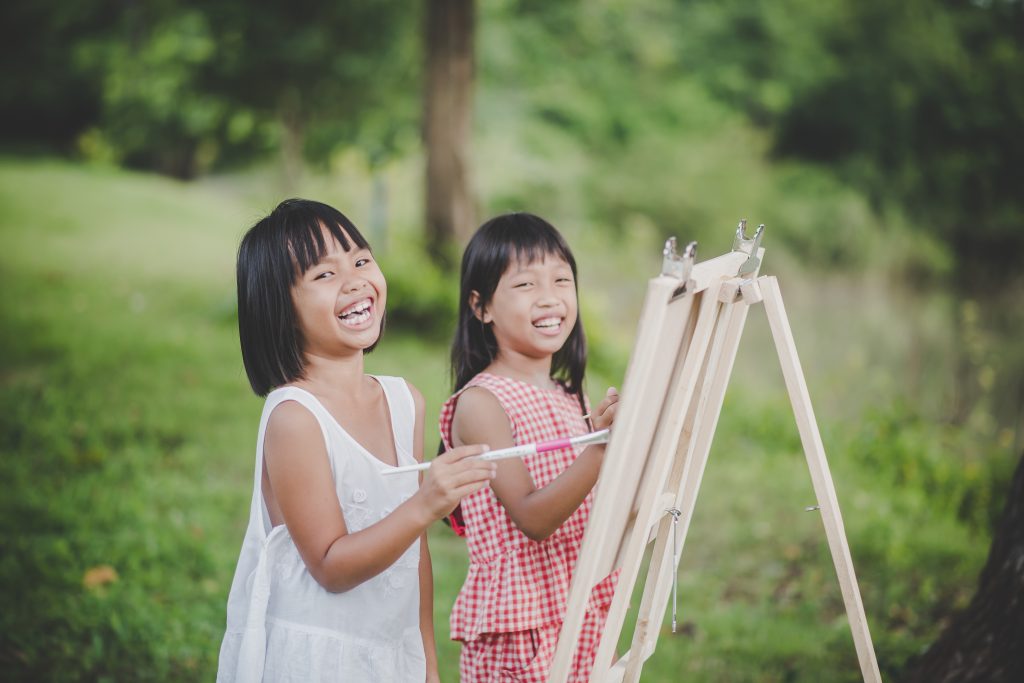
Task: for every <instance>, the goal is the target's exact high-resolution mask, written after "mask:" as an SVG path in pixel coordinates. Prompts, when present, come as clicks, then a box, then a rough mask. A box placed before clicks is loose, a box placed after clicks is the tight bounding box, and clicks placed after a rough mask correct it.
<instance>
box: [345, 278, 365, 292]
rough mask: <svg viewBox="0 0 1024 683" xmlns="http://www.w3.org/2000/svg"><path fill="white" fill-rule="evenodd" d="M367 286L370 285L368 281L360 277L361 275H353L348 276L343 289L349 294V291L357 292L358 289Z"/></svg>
mask: <svg viewBox="0 0 1024 683" xmlns="http://www.w3.org/2000/svg"><path fill="white" fill-rule="evenodd" d="M369 286H370V283H368V282H367V281H366V280H365V279H364V278H362V277H353V278H350V279H349V280H348V281H346V282H345V286H344V287H343V289H344V291H345V293H346V294H349V293H352V292H358V291H359V290H360V289H363V288H364V287H369Z"/></svg>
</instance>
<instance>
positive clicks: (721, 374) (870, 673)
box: [548, 222, 881, 683]
mask: <svg viewBox="0 0 1024 683" xmlns="http://www.w3.org/2000/svg"><path fill="white" fill-rule="evenodd" d="M763 227H764V226H761V228H759V229H758V231H757V234H756V235H755V236H754V238H752V239H748V238H747V236H746V234H745V224H744V223H743V222H741V224H740V227H739V229H738V230H737V234H736V240H735V242H734V245H733V251H731V252H730V253H728V254H725V255H723V256H719V257H717V258H714V259H711V260H708V261H704V262H701V263H695V249H696V243H691V244H690V245H689V246H688V247H687V249H686V251H685V252H684V254H683V255H682V256H680V255H678V254H676V253H675V240H674V239H672V240H669V243H668V244H666V248H665V260H664V263H663V268H662V274H660V275H659V276H658V277H655V278H653V279H652V280H650V281H649V283H648V286H647V293H646V295H645V297H644V304H643V308H642V311H641V314H640V322H639V325H638V330H637V337H636V341H635V343H634V347H633V352H632V354H631V356H630V361H629V367H628V368H627V370H626V378H625V381H624V382H623V387H622V404H621V406H620V407H619V414H618V416H617V418H616V421H615V427H614V429H613V431H612V438H611V441H610V442H609V444H608V450H607V452H606V454H605V460H604V464H603V466H602V469H601V475H600V478H599V480H598V483H597V490H596V492H595V497H594V505H593V508H592V510H591V516H590V521H589V522H588V525H587V531H586V533H585V535H584V538H583V546H582V548H581V550H580V557H579V561H578V562H577V564H576V571H575V574H574V576H573V582H572V588H571V591H570V596H569V603H568V607H567V610H566V616H565V621H564V623H563V624H562V630H561V634H560V636H559V640H558V647H557V650H556V652H555V658H554V662H553V665H552V669H551V672H550V674H549V676H548V682H549V683H568V681H569V675H570V673H571V666H572V659H573V654H574V650H575V646H576V642H577V640H578V639H579V634H580V630H581V627H582V623H583V616H584V610H585V608H586V604H587V600H588V598H589V595H590V592H591V591H592V590H593V587H594V586H595V585H596V584H597V583H598V582H599V581H600V580H601V579H603V578H604V577H605V576H607V575H608V574H609V573H611V572H612V571H613V570H615V569H618V570H620V575H619V579H618V585H617V588H616V591H615V597H614V598H613V600H612V604H611V606H610V608H609V613H608V619H607V622H606V624H605V629H604V631H603V633H602V636H601V644H600V646H599V648H598V652H597V656H596V659H595V662H594V667H593V672H592V674H591V677H590V681H592V682H594V683H611V682H614V683H619V681H628V682H635V681H638V680H639V678H640V671H641V668H642V667H643V664H644V662H645V661H646V660H647V659H648V658H649V657H650V656H651V654H653V652H654V648H655V646H656V644H657V639H658V632H659V629H660V626H661V622H662V619H663V617H664V615H665V610H666V607H667V605H668V602H669V598H670V595H671V590H672V580H673V577H674V576H675V574H676V572H677V571H678V565H679V559H680V555H681V552H682V549H683V547H684V544H685V541H686V534H687V531H688V529H689V525H690V520H691V519H692V517H693V511H694V507H695V505H696V500H697V494H698V491H699V489H700V482H701V479H702V477H703V475H704V469H705V466H706V465H707V460H708V452H709V451H710V449H711V441H712V439H713V437H714V433H715V429H716V427H717V424H718V417H719V414H720V413H721V409H722V401H723V399H724V397H725V390H726V387H727V386H728V384H729V377H730V375H731V373H732V368H733V363H734V361H735V359H736V351H737V349H738V348H739V342H740V339H741V338H742V335H743V327H744V324H745V322H746V318H747V313H748V312H749V310H750V308H751V306H755V305H758V304H762V303H763V304H764V309H765V313H766V314H767V316H768V322H769V326H770V328H771V332H772V338H773V340H774V342H775V348H776V351H777V352H778V357H779V363H780V364H781V366H782V373H783V376H784V378H785V383H786V389H787V391H788V393H789V398H790V402H791V403H792V405H793V412H794V415H795V417H796V424H797V429H798V431H799V433H800V440H801V443H802V444H803V449H804V454H805V456H806V458H807V466H808V469H809V470H810V474H811V481H812V483H813V486H814V493H815V496H816V498H817V505H818V508H819V509H820V512H821V518H822V522H823V524H824V527H825V535H826V537H827V539H828V545H829V550H830V551H831V554H832V561H833V563H834V565H835V568H836V574H837V576H838V579H839V585H840V588H841V591H842V596H843V603H844V605H845V607H846V614H847V618H848V619H849V622H850V629H851V632H852V634H853V641H854V646H855V648H856V651H857V658H858V661H859V664H860V670H861V673H862V675H863V678H864V680H865V681H870V682H872V683H874V682H878V681H881V676H880V674H879V671H878V663H877V661H876V659H875V652H874V649H873V647H872V644H871V635H870V633H869V632H868V625H867V619H866V618H865V615H864V606H863V604H862V602H861V597H860V591H859V589H858V587H857V578H856V576H855V574H854V571H853V561H852V559H851V556H850V549H849V547H848V545H847V542H846V533H845V531H844V528H843V519H842V515H841V514H840V512H839V503H838V500H837V498H836V493H835V488H834V487H833V485H832V477H831V475H830V473H829V468H828V462H827V460H826V458H825V449H824V446H823V445H822V442H821V435H820V434H819V432H818V426H817V423H816V421H815V419H814V412H813V410H812V408H811V401H810V397H809V395H808V392H807V385H806V382H805V381H804V376H803V371H802V370H801V369H800V361H799V358H798V357H797V353H796V346H795V345H794V342H793V335H792V331H791V329H790V326H789V320H788V318H787V317H786V310H785V308H784V306H783V303H782V295H781V292H780V291H779V286H778V282H777V280H776V279H775V278H774V277H768V276H759V275H758V272H759V269H760V264H761V259H762V258H763V256H764V249H762V248H761V247H760V242H761V236H762V230H763ZM669 511H672V514H667V513H668V512H669ZM673 515H675V516H676V517H677V519H678V522H677V526H676V527H675V528H673V524H672V522H673ZM673 534H675V551H673ZM649 546H653V548H652V550H651V553H650V563H649V566H648V569H647V575H646V577H645V578H644V579H643V594H642V598H641V602H640V606H639V611H638V614H637V621H636V627H635V630H634V632H633V637H632V640H631V646H630V648H629V650H628V651H627V652H626V653H625V654H623V655H622V656H621V657H616V646H617V645H618V642H619V637H620V635H621V632H622V628H623V625H624V623H625V619H626V612H627V610H628V609H629V602H630V598H631V596H632V594H633V588H634V586H635V585H636V583H637V581H638V580H640V571H641V568H642V564H643V558H644V555H645V552H646V550H647V549H648V547H649Z"/></svg>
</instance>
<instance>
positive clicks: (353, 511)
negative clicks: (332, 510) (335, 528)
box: [341, 503, 373, 532]
mask: <svg viewBox="0 0 1024 683" xmlns="http://www.w3.org/2000/svg"><path fill="white" fill-rule="evenodd" d="M341 510H342V512H344V513H345V526H346V527H348V530H349V532H352V531H362V530H363V529H365V528H366V527H368V526H370V515H371V514H372V513H373V511H372V510H371V509H370V508H369V507H367V506H366V505H355V504H352V503H344V504H342V506H341Z"/></svg>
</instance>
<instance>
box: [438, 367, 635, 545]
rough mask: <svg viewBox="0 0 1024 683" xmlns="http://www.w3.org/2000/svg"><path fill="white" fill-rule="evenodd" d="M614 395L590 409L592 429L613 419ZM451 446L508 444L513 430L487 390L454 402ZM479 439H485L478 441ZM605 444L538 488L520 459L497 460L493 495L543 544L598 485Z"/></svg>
mask: <svg viewBox="0 0 1024 683" xmlns="http://www.w3.org/2000/svg"><path fill="white" fill-rule="evenodd" d="M617 401H618V394H615V393H613V392H612V391H611V390H609V395H608V396H607V397H606V398H605V399H604V400H603V401H602V402H601V404H600V405H599V406H598V408H597V410H595V411H594V413H593V414H594V426H595V428H596V429H604V428H605V427H608V426H610V425H611V423H612V421H613V420H614V416H615V408H616V405H617ZM452 440H453V442H454V445H456V446H461V445H462V444H465V443H477V442H486V443H488V444H489V445H490V446H491V447H492V448H505V447H507V446H512V445H514V444H513V440H512V428H511V426H510V425H509V423H508V416H507V415H505V411H504V410H502V408H501V404H499V403H498V400H497V399H496V398H495V397H494V395H493V394H491V393H490V392H489V391H487V390H486V389H482V388H478V387H470V388H469V389H467V390H466V391H465V392H464V393H463V394H462V396H461V397H460V398H459V402H458V403H457V404H456V406H455V415H454V418H453V421H452ZM481 440H484V441H481ZM603 457H604V445H596V446H589V447H587V449H586V450H584V451H583V452H582V453H581V454H580V455H579V457H577V458H576V460H575V461H573V463H572V465H570V466H569V467H567V468H566V470H565V471H564V472H562V473H561V474H559V475H558V476H557V477H555V479H554V480H553V481H551V483H549V484H548V485H547V486H545V487H544V488H542V489H538V488H537V487H536V484H535V483H534V481H533V477H531V476H530V472H529V470H527V469H526V465H525V464H523V461H522V460H520V459H519V458H510V459H508V460H499V461H498V474H497V476H496V477H495V478H494V480H493V481H492V482H491V488H492V489H493V490H494V495H495V496H497V498H498V500H499V501H500V502H501V504H502V505H503V506H504V507H505V510H506V511H507V512H508V515H509V517H510V518H511V519H512V522H513V523H514V524H515V525H516V526H517V527H518V528H519V530H520V531H522V532H523V533H524V534H526V536H527V537H529V538H531V539H533V540H535V541H542V540H544V539H545V538H547V537H548V536H550V535H551V534H552V533H554V532H555V530H556V529H558V527H560V526H561V525H562V524H563V523H564V522H565V520H567V519H569V517H570V516H571V515H572V513H573V512H574V511H575V510H576V508H578V507H579V506H580V505H581V504H582V503H583V499H584V498H586V497H587V494H588V493H589V492H590V490H591V489H592V488H593V487H594V484H595V483H597V475H598V474H599V473H600V471H601V461H602V460H603Z"/></svg>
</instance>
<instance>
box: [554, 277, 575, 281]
mask: <svg viewBox="0 0 1024 683" xmlns="http://www.w3.org/2000/svg"><path fill="white" fill-rule="evenodd" d="M556 282H572V278H571V277H560V278H558V280H556Z"/></svg>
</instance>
